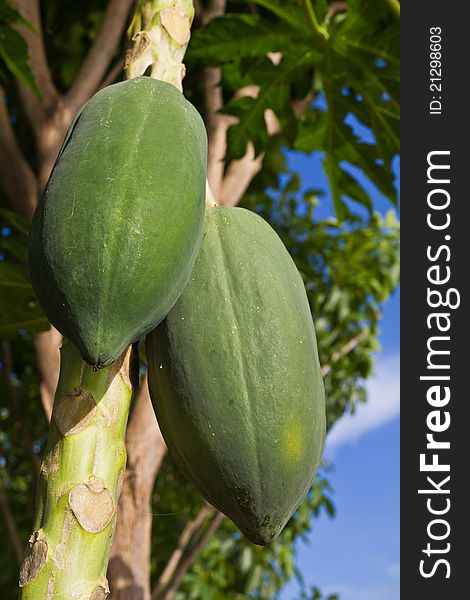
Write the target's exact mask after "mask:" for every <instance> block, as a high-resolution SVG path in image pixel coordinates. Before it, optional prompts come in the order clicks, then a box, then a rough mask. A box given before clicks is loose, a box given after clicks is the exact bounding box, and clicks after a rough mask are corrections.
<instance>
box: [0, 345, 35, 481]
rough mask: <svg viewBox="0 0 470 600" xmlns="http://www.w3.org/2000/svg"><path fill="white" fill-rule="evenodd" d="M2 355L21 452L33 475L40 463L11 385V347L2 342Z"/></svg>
mask: <svg viewBox="0 0 470 600" xmlns="http://www.w3.org/2000/svg"><path fill="white" fill-rule="evenodd" d="M2 355H3V369H2V370H3V375H4V379H5V386H6V388H7V390H8V395H9V398H10V402H11V406H12V408H13V412H14V414H15V418H16V420H17V421H18V423H19V426H20V431H21V440H20V441H21V445H22V446H23V450H24V451H25V452H26V454H28V455H29V457H30V458H31V461H32V463H33V465H34V470H35V475H37V474H38V473H39V469H40V467H41V461H40V460H39V456H38V455H37V454H36V453H35V452H34V449H33V446H34V443H33V438H32V437H31V432H30V430H29V426H28V424H27V422H26V419H25V415H24V413H23V410H22V407H21V405H20V401H19V399H18V395H17V393H16V389H15V386H14V385H13V383H12V379H11V375H12V373H13V360H12V356H11V347H10V344H9V342H6V341H2Z"/></svg>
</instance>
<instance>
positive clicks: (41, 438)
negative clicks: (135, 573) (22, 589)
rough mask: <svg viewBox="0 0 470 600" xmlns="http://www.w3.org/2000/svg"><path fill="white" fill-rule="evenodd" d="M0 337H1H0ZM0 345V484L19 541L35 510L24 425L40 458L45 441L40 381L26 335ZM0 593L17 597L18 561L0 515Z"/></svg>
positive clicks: (25, 534)
mask: <svg viewBox="0 0 470 600" xmlns="http://www.w3.org/2000/svg"><path fill="white" fill-rule="evenodd" d="M2 337H3V336H2ZM10 344H11V345H10V346H7V345H6V344H5V341H3V342H2V343H1V346H0V488H2V489H3V491H4V494H5V496H6V498H7V501H8V503H9V506H10V509H11V512H12V513H13V515H14V519H15V523H16V527H17V529H18V533H19V536H20V539H21V541H22V542H24V541H25V540H27V539H28V538H29V536H30V534H31V531H30V529H31V522H32V518H33V514H34V512H33V511H34V498H35V488H36V479H35V472H36V471H35V466H34V465H33V462H32V459H31V456H30V453H29V450H28V444H27V440H25V435H24V428H26V429H27V430H28V431H29V432H30V436H31V438H32V440H33V451H34V452H35V453H36V455H37V456H38V457H40V455H41V453H42V451H43V449H44V447H45V442H46V434H47V420H46V418H45V416H44V410H43V407H42V403H41V399H40V397H39V380H38V375H37V372H36V369H35V366H34V355H33V348H32V340H31V337H30V336H29V335H28V334H26V333H22V334H21V335H17V336H16V338H15V339H14V340H12V341H11V342H10ZM7 349H9V351H10V352H11V356H12V357H13V370H12V373H11V374H9V380H10V382H11V385H12V388H13V394H14V398H16V402H15V401H14V398H13V397H12V394H11V388H9V386H7V376H8V374H7V373H6V371H5V364H6V360H5V359H6V356H5V352H6V351H7ZM0 539H1V540H2V542H1V551H0V591H1V596H2V598H5V600H14V599H16V598H17V597H18V592H17V589H16V585H17V579H18V564H17V561H16V558H15V554H14V552H13V546H12V545H11V541H10V536H9V532H8V529H7V523H6V521H5V519H4V518H3V514H1V515H0Z"/></svg>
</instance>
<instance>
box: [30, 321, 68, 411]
mask: <svg viewBox="0 0 470 600" xmlns="http://www.w3.org/2000/svg"><path fill="white" fill-rule="evenodd" d="M61 343H62V335H61V334H60V333H59V332H58V331H57V329H54V327H52V326H51V328H50V329H49V330H48V331H42V332H41V333H37V334H36V335H35V336H34V338H33V345H34V351H35V354H36V364H37V367H38V371H39V377H40V380H41V383H40V384H39V392H40V394H41V402H42V406H43V408H44V413H45V414H46V417H47V420H48V421H50V420H51V414H52V405H53V404H54V394H55V390H56V387H57V382H58V381H59V369H60V352H59V349H60V345H61Z"/></svg>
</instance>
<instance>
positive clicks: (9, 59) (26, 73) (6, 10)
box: [0, 0, 40, 96]
mask: <svg viewBox="0 0 470 600" xmlns="http://www.w3.org/2000/svg"><path fill="white" fill-rule="evenodd" d="M12 25H23V26H24V27H27V28H28V29H30V30H32V31H34V29H33V28H32V27H31V25H30V24H29V23H28V21H26V20H25V19H24V18H23V17H22V16H21V15H20V14H19V13H18V11H17V10H16V9H15V7H14V6H13V5H12V4H11V3H10V2H9V0H0V81H1V80H4V79H6V77H7V74H8V72H9V74H11V75H13V76H14V77H15V78H16V79H17V80H18V81H21V83H24V84H25V85H27V86H29V87H30V88H31V89H32V90H33V91H34V92H35V93H36V94H37V95H38V96H39V95H40V93H39V89H38V87H37V85H36V82H35V81H34V76H33V74H32V72H31V68H30V66H29V55H28V48H27V46H26V42H25V41H24V39H23V38H22V36H21V35H20V34H19V33H18V31H16V29H14V28H13V27H12Z"/></svg>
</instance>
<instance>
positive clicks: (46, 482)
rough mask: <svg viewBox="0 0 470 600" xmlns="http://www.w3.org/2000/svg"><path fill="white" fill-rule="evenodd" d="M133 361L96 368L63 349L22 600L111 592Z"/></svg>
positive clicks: (24, 567) (123, 359)
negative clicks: (110, 559)
mask: <svg viewBox="0 0 470 600" xmlns="http://www.w3.org/2000/svg"><path fill="white" fill-rule="evenodd" d="M130 356H131V350H130V349H129V350H127V351H126V352H125V353H124V354H123V355H122V356H121V358H120V359H119V360H117V361H116V362H115V363H114V364H113V365H111V366H110V367H107V368H104V369H101V370H99V371H94V370H93V368H92V367H90V366H89V365H87V364H86V363H85V362H84V361H83V360H82V359H81V357H80V355H79V353H78V351H77V350H76V349H75V347H74V346H73V345H72V344H70V343H68V342H65V343H64V345H63V346H62V348H61V367H60V376H59V384H58V387H57V392H56V395H55V401H54V408H53V412H52V419H51V424H50V429H49V438H48V444H47V449H46V454H45V458H44V460H43V463H42V466H41V473H40V480H39V485H38V491H37V498H36V515H35V520H34V525H33V533H32V535H31V537H30V539H29V543H28V546H27V548H26V552H25V555H24V558H23V562H22V565H21V570H20V581H19V585H20V588H21V593H20V598H21V599H22V600H43V599H46V598H47V599H48V600H64V598H80V599H85V598H90V600H99V599H101V598H105V597H106V596H107V594H108V593H109V589H108V583H107V580H106V576H105V575H106V569H107V564H108V556H109V551H110V548H111V543H112V539H113V534H114V528H115V523H116V506H117V502H118V498H119V492H120V487H121V485H122V480H123V477H124V470H125V465H126V447H125V442H124V438H125V430H126V425H127V418H128V413H129V406H130V400H131V393H132V392H131V383H130V373H129V369H130Z"/></svg>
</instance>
